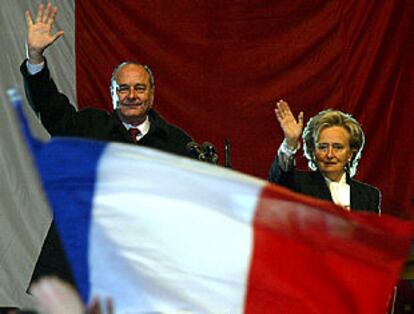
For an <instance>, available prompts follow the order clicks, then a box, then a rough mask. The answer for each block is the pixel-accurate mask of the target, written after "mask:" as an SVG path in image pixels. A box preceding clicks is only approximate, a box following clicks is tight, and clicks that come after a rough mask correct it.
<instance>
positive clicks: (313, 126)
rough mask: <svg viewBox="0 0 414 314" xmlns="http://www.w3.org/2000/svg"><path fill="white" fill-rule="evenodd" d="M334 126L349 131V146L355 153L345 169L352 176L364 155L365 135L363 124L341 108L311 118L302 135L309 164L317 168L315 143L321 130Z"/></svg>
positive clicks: (312, 167)
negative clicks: (340, 109)
mask: <svg viewBox="0 0 414 314" xmlns="http://www.w3.org/2000/svg"><path fill="white" fill-rule="evenodd" d="M332 126H340V127H343V128H344V129H345V130H346V131H347V132H348V133H349V146H350V148H351V151H352V153H353V154H352V158H351V161H350V162H349V163H348V165H347V166H346V167H345V171H346V172H347V173H349V175H350V176H351V177H352V176H354V175H355V173H356V170H357V167H358V163H359V160H360V159H361V156H362V149H363V147H364V144H365V135H364V131H362V128H361V125H360V124H359V123H358V121H357V120H356V119H355V118H354V117H352V116H351V115H350V114H347V113H344V112H342V111H339V110H333V109H327V110H324V111H321V112H319V113H318V114H317V115H316V116H314V117H312V118H310V119H309V121H308V123H307V125H306V127H305V129H304V130H303V136H302V137H303V143H304V147H303V150H304V154H305V157H306V159H307V160H308V166H309V168H310V169H312V170H316V169H317V166H316V161H315V154H314V152H315V144H316V142H317V140H318V137H319V134H320V133H321V131H322V130H323V129H325V128H328V127H332Z"/></svg>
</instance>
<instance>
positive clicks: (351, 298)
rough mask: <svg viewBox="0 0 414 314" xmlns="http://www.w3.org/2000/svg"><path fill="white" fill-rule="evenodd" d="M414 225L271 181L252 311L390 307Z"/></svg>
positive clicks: (251, 284) (262, 213)
mask: <svg viewBox="0 0 414 314" xmlns="http://www.w3.org/2000/svg"><path fill="white" fill-rule="evenodd" d="M413 233H414V224H412V223H409V222H405V221H400V220H398V219H396V218H393V217H386V216H382V217H378V216H376V215H373V214H358V213H355V212H352V213H351V212H347V211H345V210H343V209H342V208H339V207H337V206H335V205H333V204H332V203H329V202H325V201H321V200H317V199H313V198H309V197H306V196H302V195H298V194H296V193H293V192H290V191H287V190H285V189H283V188H280V187H276V186H271V185H268V186H266V187H265V188H264V189H263V191H262V194H261V198H260V201H259V204H258V207H257V211H256V216H255V221H254V251H253V258H252V264H251V269H250V275H249V279H248V288H247V296H246V303H245V312H246V313H353V314H355V313H385V312H386V311H387V308H388V304H389V300H390V297H391V294H392V291H393V287H394V285H395V284H396V281H397V277H398V275H399V273H400V271H401V268H402V265H403V263H404V261H405V259H406V257H407V254H408V251H409V246H410V241H411V239H412V236H413Z"/></svg>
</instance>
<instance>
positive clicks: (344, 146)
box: [314, 126, 352, 181]
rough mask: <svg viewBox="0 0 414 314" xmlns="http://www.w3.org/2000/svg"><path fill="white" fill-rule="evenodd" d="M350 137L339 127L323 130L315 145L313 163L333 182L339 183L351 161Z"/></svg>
mask: <svg viewBox="0 0 414 314" xmlns="http://www.w3.org/2000/svg"><path fill="white" fill-rule="evenodd" d="M349 140H350V135H349V133H348V131H347V130H346V129H344V128H343V127H341V126H331V127H327V128H324V129H323V130H322V131H321V132H320V133H319V138H318V141H317V143H316V144H315V153H314V154H315V161H316V164H317V166H318V169H319V171H320V172H321V173H322V174H323V175H324V176H326V177H328V178H329V179H331V180H333V181H339V180H340V179H341V177H342V175H343V174H344V173H345V166H346V164H347V163H348V162H349V161H350V160H351V157H352V151H351V148H350V146H349Z"/></svg>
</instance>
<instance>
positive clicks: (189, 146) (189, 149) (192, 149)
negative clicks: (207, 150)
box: [185, 141, 206, 160]
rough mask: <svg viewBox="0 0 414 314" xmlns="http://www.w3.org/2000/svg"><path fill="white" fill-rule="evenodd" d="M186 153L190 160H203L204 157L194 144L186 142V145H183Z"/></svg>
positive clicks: (199, 148)
mask: <svg viewBox="0 0 414 314" xmlns="http://www.w3.org/2000/svg"><path fill="white" fill-rule="evenodd" d="M185 149H186V151H187V152H188V153H189V154H190V155H191V157H192V158H195V159H198V160H205V159H206V158H205V156H204V154H203V152H202V151H201V147H200V145H199V144H197V143H196V142H193V141H191V142H188V143H187V145H185Z"/></svg>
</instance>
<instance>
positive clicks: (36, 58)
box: [25, 3, 64, 64]
mask: <svg viewBox="0 0 414 314" xmlns="http://www.w3.org/2000/svg"><path fill="white" fill-rule="evenodd" d="M57 11H58V9H57V7H52V4H51V3H48V4H47V6H46V8H45V7H44V5H43V4H40V5H39V8H38V11H37V17H36V20H35V22H34V23H33V19H32V16H31V15H30V12H29V11H28V10H27V11H26V14H25V15H26V24H27V48H28V55H29V62H30V63H32V64H39V63H41V62H43V51H44V50H45V49H46V48H47V47H49V46H50V45H51V44H53V43H54V42H55V41H56V40H57V39H58V38H60V37H61V36H62V35H63V34H64V32H63V31H58V32H56V33H55V34H52V33H51V31H52V27H53V24H54V23H55V19H56V14H57Z"/></svg>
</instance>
